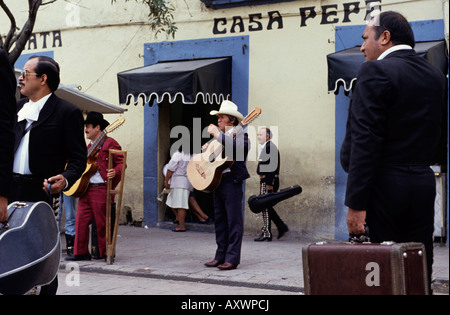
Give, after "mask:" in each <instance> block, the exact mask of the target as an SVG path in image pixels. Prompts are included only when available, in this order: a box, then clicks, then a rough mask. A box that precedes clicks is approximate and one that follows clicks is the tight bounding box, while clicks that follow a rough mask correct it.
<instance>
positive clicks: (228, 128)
mask: <svg viewBox="0 0 450 315" xmlns="http://www.w3.org/2000/svg"><path fill="white" fill-rule="evenodd" d="M210 114H211V115H217V117H218V118H217V125H218V126H215V125H213V124H211V125H209V127H208V132H209V133H210V134H211V135H212V136H213V137H214V138H215V139H216V140H217V141H219V142H220V143H221V144H222V145H223V146H224V150H223V152H225V154H226V155H227V157H229V158H231V157H232V158H233V161H234V163H233V165H232V166H231V167H230V168H228V169H226V170H224V171H223V174H222V180H221V182H220V185H219V186H218V187H217V188H216V190H214V192H213V200H214V213H215V221H214V222H215V231H216V243H217V250H216V255H215V257H214V259H213V260H212V261H210V262H207V263H205V266H207V267H218V268H219V269H221V270H231V269H235V268H236V267H237V266H238V265H239V263H240V259H241V245H242V236H243V234H244V220H243V213H242V200H243V199H242V198H243V197H244V196H243V187H242V186H243V185H242V183H243V181H244V180H246V179H247V178H249V177H250V174H249V173H248V171H247V167H246V159H247V154H248V151H249V149H250V141H249V140H248V135H247V133H246V132H245V131H243V130H241V131H239V132H237V133H236V134H235V133H234V132H233V130H234V129H233V127H234V126H237V125H238V124H239V121H241V120H242V119H243V118H244V116H243V115H242V114H241V113H240V112H239V111H238V110H237V106H236V104H234V103H233V102H230V101H227V100H225V101H223V102H222V104H221V105H220V109H219V110H218V111H216V110H213V111H211V112H210Z"/></svg>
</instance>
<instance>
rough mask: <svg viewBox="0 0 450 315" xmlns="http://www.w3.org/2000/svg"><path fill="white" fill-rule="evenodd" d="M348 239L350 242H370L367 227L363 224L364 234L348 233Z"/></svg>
mask: <svg viewBox="0 0 450 315" xmlns="http://www.w3.org/2000/svg"><path fill="white" fill-rule="evenodd" d="M348 241H349V242H351V243H370V234H369V227H368V226H367V224H364V234H360V235H356V234H349V237H348Z"/></svg>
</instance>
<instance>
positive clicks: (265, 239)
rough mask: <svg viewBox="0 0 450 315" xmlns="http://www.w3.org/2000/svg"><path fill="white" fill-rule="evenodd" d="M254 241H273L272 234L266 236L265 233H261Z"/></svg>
mask: <svg viewBox="0 0 450 315" xmlns="http://www.w3.org/2000/svg"><path fill="white" fill-rule="evenodd" d="M254 241H255V242H264V241H268V242H271V241H272V236H264V235H261V236H260V237H258V238H255V239H254Z"/></svg>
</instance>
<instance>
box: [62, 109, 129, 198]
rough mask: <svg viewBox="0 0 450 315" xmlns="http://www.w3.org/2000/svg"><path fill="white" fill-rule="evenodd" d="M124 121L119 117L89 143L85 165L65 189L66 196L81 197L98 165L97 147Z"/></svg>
mask: <svg viewBox="0 0 450 315" xmlns="http://www.w3.org/2000/svg"><path fill="white" fill-rule="evenodd" d="M124 122H125V118H124V117H120V118H119V119H117V120H116V121H115V122H113V123H112V124H110V125H108V127H106V128H105V130H103V131H102V133H101V134H100V136H98V138H97V139H96V140H95V141H94V143H92V144H91V146H90V147H89V150H88V153H87V157H88V159H87V165H86V169H85V170H84V172H83V174H82V175H81V177H80V178H79V179H78V180H77V181H76V182H75V184H73V185H72V187H70V189H69V190H67V191H65V192H64V194H65V195H66V196H73V197H81V196H83V195H84V193H85V192H86V190H87V188H88V186H89V180H90V179H91V177H92V176H93V175H94V174H95V173H96V172H97V171H98V166H97V164H96V163H95V162H96V161H97V158H98V148H99V147H100V145H101V144H102V143H103V141H104V140H105V138H106V135H107V134H108V133H110V132H112V131H114V130H116V129H117V128H119V127H120V126H121V125H122V124H123V123H124Z"/></svg>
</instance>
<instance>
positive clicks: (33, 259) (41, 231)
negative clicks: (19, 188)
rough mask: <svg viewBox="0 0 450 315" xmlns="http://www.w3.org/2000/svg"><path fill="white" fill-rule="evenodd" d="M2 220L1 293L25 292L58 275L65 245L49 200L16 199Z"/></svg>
mask: <svg viewBox="0 0 450 315" xmlns="http://www.w3.org/2000/svg"><path fill="white" fill-rule="evenodd" d="M8 214H9V216H8V220H7V222H4V223H0V294H8V295H9V294H14V295H17V294H25V293H27V292H28V291H30V290H31V289H33V288H34V287H36V286H42V285H46V284H49V283H50V282H52V281H53V279H54V278H55V277H56V276H57V273H58V269H59V265H60V258H61V245H60V237H59V232H58V227H57V223H56V219H55V215H54V212H53V210H52V208H51V207H50V205H48V204H47V203H45V202H42V201H41V202H13V203H11V204H10V205H9V206H8Z"/></svg>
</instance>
